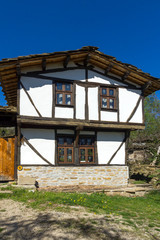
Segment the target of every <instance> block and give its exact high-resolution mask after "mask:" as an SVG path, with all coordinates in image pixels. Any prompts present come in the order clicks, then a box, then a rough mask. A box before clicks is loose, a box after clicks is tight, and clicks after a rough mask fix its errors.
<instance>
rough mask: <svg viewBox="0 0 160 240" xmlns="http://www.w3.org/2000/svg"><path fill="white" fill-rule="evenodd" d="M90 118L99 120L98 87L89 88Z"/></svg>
mask: <svg viewBox="0 0 160 240" xmlns="http://www.w3.org/2000/svg"><path fill="white" fill-rule="evenodd" d="M88 114H89V120H99V116H98V87H94V88H88Z"/></svg>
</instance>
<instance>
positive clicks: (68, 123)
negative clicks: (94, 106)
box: [17, 116, 145, 130]
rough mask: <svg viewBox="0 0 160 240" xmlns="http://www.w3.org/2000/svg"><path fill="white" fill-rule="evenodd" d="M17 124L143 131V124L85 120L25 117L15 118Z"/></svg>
mask: <svg viewBox="0 0 160 240" xmlns="http://www.w3.org/2000/svg"><path fill="white" fill-rule="evenodd" d="M17 122H18V123H22V124H24V125H28V126H29V125H30V126H42V127H44V126H47V127H57V126H59V127H61V126H62V127H70V128H72V127H80V126H82V127H83V128H84V129H85V128H97V129H119V130H123V129H130V130H136V129H142V130H143V129H144V128H145V125H144V124H138V123H137V124H136V123H115V122H104V121H102V122H98V121H87V122H86V121H85V120H81V121H78V120H74V119H59V118H57V119H54V120H52V119H50V118H47V119H46V118H40V117H27V116H21V117H18V118H17Z"/></svg>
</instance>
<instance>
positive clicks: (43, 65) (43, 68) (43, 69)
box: [42, 58, 46, 72]
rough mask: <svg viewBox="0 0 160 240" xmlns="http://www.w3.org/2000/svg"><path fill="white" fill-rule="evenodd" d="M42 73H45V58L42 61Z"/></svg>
mask: <svg viewBox="0 0 160 240" xmlns="http://www.w3.org/2000/svg"><path fill="white" fill-rule="evenodd" d="M42 71H43V72H44V71H46V59H45V58H43V59H42Z"/></svg>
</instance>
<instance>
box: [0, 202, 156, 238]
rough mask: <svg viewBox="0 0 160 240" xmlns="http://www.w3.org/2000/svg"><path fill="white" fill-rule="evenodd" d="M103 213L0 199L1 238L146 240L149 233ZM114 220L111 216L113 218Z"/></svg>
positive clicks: (150, 236) (149, 236) (149, 235)
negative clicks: (40, 208) (116, 220)
mask: <svg viewBox="0 0 160 240" xmlns="http://www.w3.org/2000/svg"><path fill="white" fill-rule="evenodd" d="M112 218H114V217H113V216H110V219H108V217H107V216H105V215H99V214H93V213H89V212H87V211H86V209H85V208H83V207H80V206H75V207H71V206H70V210H69V211H68V212H67V211H55V210H54V209H47V210H45V211H42V210H35V209H32V208H30V207H27V206H26V205H24V204H23V203H21V202H17V201H13V200H9V199H2V200H0V239H1V240H5V239H6V240H10V239H11V240H22V239H23V240H31V239H33V240H50V239H53V240H75V239H76V240H86V239H92V240H97V239H98V240H100V239H102V240H103V239H104V240H112V239H115V240H147V239H157V238H155V237H154V236H152V235H151V234H150V233H148V232H145V230H144V231H143V230H142V229H141V231H136V230H135V229H134V228H132V227H130V226H126V225H123V224H122V223H121V222H120V221H119V223H115V221H113V222H112ZM113 220H114V219H113Z"/></svg>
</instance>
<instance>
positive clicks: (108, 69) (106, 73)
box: [105, 63, 114, 75]
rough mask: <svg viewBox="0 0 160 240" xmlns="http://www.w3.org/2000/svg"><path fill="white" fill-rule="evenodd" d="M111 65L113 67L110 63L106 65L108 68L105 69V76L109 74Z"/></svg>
mask: <svg viewBox="0 0 160 240" xmlns="http://www.w3.org/2000/svg"><path fill="white" fill-rule="evenodd" d="M113 65H114V63H110V64H109V65H108V67H107V68H106V69H105V75H108V73H109V72H110V70H111V69H112V67H113Z"/></svg>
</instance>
